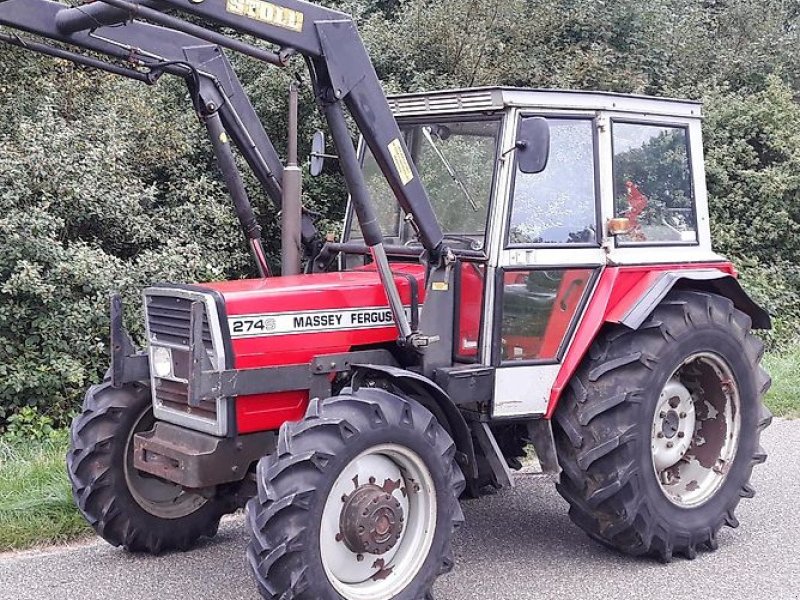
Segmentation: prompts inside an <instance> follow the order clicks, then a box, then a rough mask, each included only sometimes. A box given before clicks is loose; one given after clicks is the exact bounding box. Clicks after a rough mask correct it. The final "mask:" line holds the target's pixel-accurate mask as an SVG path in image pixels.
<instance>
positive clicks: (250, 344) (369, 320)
mask: <svg viewBox="0 0 800 600" xmlns="http://www.w3.org/2000/svg"><path fill="white" fill-rule="evenodd" d="M392 271H393V272H394V274H395V281H396V283H397V287H398V289H399V291H400V295H401V297H402V299H403V303H404V304H405V305H406V306H407V307H410V305H411V297H412V291H411V288H412V284H411V281H416V282H417V285H418V289H419V290H420V295H422V293H423V292H424V275H425V270H424V267H423V266H422V265H419V264H393V265H392ZM202 287H203V288H208V289H212V290H214V291H215V292H218V293H219V294H220V295H221V296H222V299H223V300H224V304H225V311H226V315H225V316H224V317H225V318H223V319H221V320H222V321H226V322H227V330H228V331H227V334H229V335H230V339H231V342H232V349H233V354H234V363H235V367H236V368H239V369H247V368H255V367H265V366H274V365H286V364H302V363H306V362H308V361H309V360H311V358H313V357H314V356H318V355H320V354H333V353H337V352H346V351H348V350H350V349H351V348H353V347H357V346H366V345H373V344H380V343H386V342H392V341H395V340H396V339H397V330H396V329H395V326H394V320H393V319H392V315H391V312H390V310H389V305H388V302H387V300H386V294H385V292H384V289H383V286H382V285H381V281H380V278H379V276H378V273H377V271H375V270H374V269H373V268H370V267H365V268H363V269H358V270H354V271H347V272H343V273H319V274H314V275H295V276H289V277H274V278H267V279H250V280H236V281H223V282H218V283H209V284H204V285H203V286H202ZM421 300H422V298H420V301H421ZM225 325H226V323H224V322H223V323H222V327H223V330H224V329H225Z"/></svg>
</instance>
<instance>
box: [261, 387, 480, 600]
mask: <svg viewBox="0 0 800 600" xmlns="http://www.w3.org/2000/svg"><path fill="white" fill-rule="evenodd" d="M385 443H392V444H397V445H402V446H403V447H406V448H408V449H410V450H412V451H413V452H414V453H416V454H417V455H418V456H419V457H420V458H422V460H423V462H424V463H425V466H426V468H427V469H428V470H429V472H430V475H431V477H432V480H433V482H434V488H435V497H436V503H437V517H436V524H435V534H434V538H433V542H432V545H431V549H430V551H429V553H428V555H427V558H426V559H425V561H424V563H423V564H422V566H421V568H420V569H419V571H417V573H416V576H415V577H414V578H413V580H412V581H411V582H410V583H409V584H408V585H406V586H405V587H404V588H403V590H402V591H401V592H400V593H398V594H395V595H394V596H393V598H395V599H398V600H401V599H403V600H419V599H421V598H431V597H432V596H431V591H430V590H431V587H432V585H433V583H434V581H435V580H436V578H437V577H438V576H439V575H441V574H443V573H446V572H448V571H450V570H451V569H452V567H453V555H452V550H451V548H450V541H451V536H452V532H453V530H454V529H455V528H456V527H457V526H458V525H460V523H461V522H462V521H463V514H462V512H461V507H460V505H459V503H458V497H459V496H460V495H461V493H462V492H463V490H464V486H465V484H464V477H463V475H462V473H461V469H460V468H459V466H458V464H457V463H456V461H455V445H454V443H453V441H452V440H451V438H450V436H449V435H447V433H446V431H445V430H444V429H443V427H442V426H441V425H440V424H439V422H438V421H437V420H436V418H435V417H434V416H433V415H432V414H431V413H430V412H429V411H428V410H427V409H425V408H424V407H422V406H421V405H420V404H419V403H418V402H416V401H414V400H411V399H407V398H403V397H401V396H398V395H396V394H393V393H391V392H388V391H385V390H382V389H371V388H361V389H359V390H358V391H357V392H355V393H354V392H352V391H351V390H350V389H349V388H348V389H345V390H343V391H342V393H341V395H339V396H336V397H333V398H329V399H327V400H324V401H318V400H313V401H312V402H311V404H310V405H309V408H308V412H307V414H306V416H305V418H304V419H303V420H302V421H300V422H297V423H285V424H284V425H283V426H282V427H281V430H280V435H279V439H278V448H277V451H276V453H275V454H272V455H269V456H267V457H265V458H263V459H261V461H260V462H259V464H258V469H257V484H258V495H257V496H256V497H255V498H253V499H252V500H251V501H250V503H249V504H248V508H247V527H248V530H249V532H250V535H251V541H250V545H249V547H248V550H247V557H248V562H249V564H250V567H251V570H252V572H253V574H254V576H255V580H256V583H257V586H258V589H259V592H260V593H261V595H262V596H263V597H264V598H267V599H268V600H271V599H274V598H280V599H281V600H290V599H298V600H299V599H308V600H333V599H335V600H340V599H341V598H343V597H344V596H342V595H340V594H339V593H338V592H337V591H336V590H335V589H334V587H333V585H332V584H331V582H330V581H329V579H328V576H327V575H326V572H325V569H324V567H323V564H322V551H321V547H320V546H321V542H320V528H321V520H322V515H323V510H324V506H325V503H326V500H327V498H328V495H329V493H331V491H332V489H333V486H334V484H335V482H336V481H337V478H338V477H339V475H340V473H341V472H342V470H343V469H345V468H346V467H347V465H348V464H350V462H351V461H352V460H353V459H354V458H355V457H357V456H359V455H360V453H362V452H364V451H368V450H369V449H370V448H374V447H376V446H378V445H381V444H385Z"/></svg>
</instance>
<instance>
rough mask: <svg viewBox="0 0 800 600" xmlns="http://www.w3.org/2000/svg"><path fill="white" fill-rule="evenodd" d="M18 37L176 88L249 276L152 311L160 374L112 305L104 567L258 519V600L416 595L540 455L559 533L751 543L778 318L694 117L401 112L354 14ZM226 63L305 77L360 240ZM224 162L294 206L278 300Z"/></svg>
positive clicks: (91, 409) (77, 439) (128, 9)
mask: <svg viewBox="0 0 800 600" xmlns="http://www.w3.org/2000/svg"><path fill="white" fill-rule="evenodd" d="M0 25H3V26H5V27H7V28H11V29H15V30H17V31H20V32H22V33H10V32H9V33H1V32H0V41H4V42H7V43H10V44H14V45H17V46H20V47H23V48H27V49H30V50H33V51H36V52H40V53H43V54H47V55H50V56H55V57H57V58H62V59H67V60H71V61H73V62H75V63H77V64H80V65H84V66H88V67H92V68H97V69H101V70H105V71H107V72H109V73H112V74H115V75H119V76H123V77H128V78H131V79H134V80H138V81H141V82H143V83H145V84H154V83H156V82H157V81H158V79H159V78H160V77H161V76H162V75H165V74H166V75H170V76H177V77H180V78H181V79H183V80H184V81H185V83H186V85H187V88H188V90H189V92H190V96H191V99H192V103H193V108H194V110H195V111H196V112H197V114H198V116H199V118H200V121H201V122H202V123H203V124H204V125H205V127H206V129H207V131H208V134H209V138H210V140H211V144H212V148H213V150H214V153H215V155H216V158H217V163H218V166H219V170H220V173H221V175H222V177H223V179H224V181H225V183H226V185H227V188H228V191H229V193H230V195H231V197H232V200H233V203H234V207H235V209H236V212H237V215H238V216H239V219H240V222H241V224H242V229H243V232H244V233H245V236H246V238H247V241H248V245H249V248H250V250H251V251H252V253H253V255H254V259H255V261H256V265H257V268H258V271H259V275H260V277H258V278H256V279H239V280H233V281H223V282H209V283H203V284H191V285H187V284H177V283H165V284H159V285H156V286H153V287H150V288H148V289H147V290H145V291H144V316H145V319H146V331H147V336H146V337H147V347H146V348H145V349H144V350H141V351H140V350H137V349H136V348H135V347H134V345H133V342H132V341H131V339H130V336H129V335H128V333H127V331H126V330H125V327H124V324H123V322H122V307H121V304H120V300H119V298H118V297H114V298H112V303H111V313H112V318H111V347H112V353H111V354H112V356H111V367H110V369H109V371H108V374H107V376H106V378H105V380H104V381H103V382H102V383H100V384H99V385H96V386H93V387H92V388H90V389H89V391H88V392H87V395H86V400H85V403H84V406H83V411H82V413H81V414H80V415H79V416H78V417H77V418H76V419H75V422H74V423H73V426H72V430H71V447H70V451H69V454H68V457H67V464H68V471H69V475H70V479H71V481H72V485H73V491H74V496H75V500H76V502H77V504H78V506H79V508H80V510H81V511H82V513H83V514H84V516H85V517H86V518H87V520H88V521H89V522H90V523H91V524H92V526H93V527H94V528H95V530H96V531H97V532H98V534H99V535H101V536H102V537H103V538H105V539H106V540H107V541H109V542H110V543H112V544H114V545H117V546H124V547H125V548H126V549H128V550H130V551H134V552H150V553H160V552H164V551H172V550H187V549H189V548H190V547H191V546H192V545H193V544H194V543H195V542H197V541H198V540H199V539H200V538H202V537H212V536H213V535H214V534H215V532H216V529H217V526H218V524H219V520H220V518H221V516H222V515H224V514H225V513H229V512H233V511H235V510H237V509H238V508H240V507H242V506H244V505H245V503H246V504H247V519H246V522H247V528H248V530H249V532H250V534H251V540H250V544H249V546H248V550H247V559H248V564H249V566H250V569H251V571H252V573H253V575H254V577H255V581H256V585H257V587H258V590H259V592H260V593H261V594H262V596H264V597H265V598H268V599H273V598H276V599H277V598H282V599H288V598H298V599H299V598H308V599H326V600H327V599H341V598H344V599H346V600H360V599H365V600H366V599H370V600H372V599H380V600H389V599H395V598H396V599H401V598H402V599H411V600H416V599H421V598H429V597H431V594H432V592H431V589H432V586H433V584H434V582H435V580H436V578H437V577H438V576H439V575H441V574H443V573H445V572H448V571H449V570H450V569H452V567H453V564H454V560H453V554H452V551H451V549H450V542H451V537H452V533H453V530H454V528H455V527H456V526H457V525H458V524H459V523H460V522H461V521H462V520H463V515H462V512H461V508H460V505H459V500H460V498H462V497H463V496H471V497H479V496H480V495H481V494H483V493H485V492H486V491H487V490H492V489H497V488H502V487H505V486H513V485H514V473H513V471H514V470H517V469H519V468H521V467H522V464H523V461H524V460H527V459H526V456H527V454H528V451H527V447H528V445H529V444H530V445H532V446H533V448H534V450H535V454H536V457H537V458H538V461H539V463H540V465H541V466H542V468H543V469H544V470H546V471H550V472H558V473H560V478H559V483H558V490H559V492H560V493H561V495H562V496H563V497H564V498H565V500H566V501H567V502H568V503H569V505H570V517H571V518H572V520H573V521H574V522H575V523H576V524H577V525H578V526H580V527H581V528H582V529H584V530H585V531H586V532H587V533H588V534H589V535H590V536H591V537H592V538H594V539H595V540H597V541H599V542H600V543H603V544H605V545H608V546H611V547H614V548H616V549H619V550H621V551H623V552H626V553H629V554H634V555H652V556H655V557H658V558H660V559H662V560H669V559H670V558H671V557H672V556H673V555H674V554H680V555H684V556H686V557H687V558H694V557H695V555H696V554H697V552H698V550H701V549H714V548H715V547H716V545H717V542H716V540H717V534H718V532H719V530H720V529H721V527H722V526H723V525H728V526H731V527H735V526H736V525H737V524H738V522H737V520H736V517H735V516H734V510H735V508H736V506H737V504H738V502H739V500H740V498H742V497H749V496H751V495H752V494H753V489H752V487H751V486H750V483H749V480H750V473H751V470H752V467H753V466H754V465H755V464H758V463H760V462H763V461H764V460H765V459H766V454H765V452H764V451H763V449H762V448H761V447H760V445H759V437H760V432H761V431H762V430H763V429H764V427H766V426H767V425H768V424H769V421H770V415H769V412H768V411H767V410H766V408H765V407H764V405H763V396H764V393H765V392H766V390H767V388H768V386H769V382H770V379H769V377H768V376H767V374H766V373H765V372H764V371H763V369H761V367H760V360H761V356H762V354H763V346H762V344H761V343H760V342H759V341H758V339H757V338H756V337H755V336H754V335H753V334H752V331H751V330H752V329H759V328H761V329H764V328H769V327H770V318H769V316H768V315H767V313H766V312H765V311H764V310H763V309H761V308H760V307H759V306H757V305H756V304H755V303H754V302H753V301H752V300H751V299H750V298H749V297H748V296H747V294H746V293H745V292H744V290H743V289H742V287H741V286H740V284H739V283H738V281H737V276H736V271H735V269H734V268H733V266H732V265H731V264H730V263H729V262H728V261H726V260H725V259H724V258H722V257H720V256H719V255H717V254H715V253H714V252H713V250H712V248H711V234H710V227H709V221H708V205H707V196H706V188H705V175H704V170H703V152H702V151H703V148H702V136H701V128H700V123H701V118H702V115H701V107H700V105H698V104H696V103H693V102H689V101H682V100H668V99H656V98H647V97H641V96H623V95H617V94H610V93H591V92H562V91H541V90H527V89H514V88H477V89H469V90H447V91H440V92H431V93H425V94H410V95H402V96H396V97H392V98H389V99H387V98H386V97H385V96H384V94H383V91H382V88H381V85H380V82H379V80H378V77H377V75H376V73H375V70H374V68H373V67H372V64H371V62H370V60H369V57H368V54H367V52H366V49H365V48H364V45H363V43H362V42H361V39H360V37H359V35H358V32H357V30H356V27H355V25H354V23H353V21H352V19H351V18H350V17H348V16H347V15H344V14H342V13H339V12H336V11H333V10H330V9H327V8H323V7H320V6H317V5H314V4H310V3H307V2H300V1H295V0H278V1H275V2H266V1H264V0H139V1H132V0H102V1H99V0H98V1H94V2H89V3H86V4H81V5H80V6H76V7H68V6H66V5H64V4H61V3H59V2H54V1H52V0H0ZM226 31H234V32H235V33H236V34H243V35H246V36H250V38H255V39H257V40H261V41H263V42H268V43H270V44H272V45H273V46H274V47H275V48H274V49H267V48H266V46H264V45H263V44H258V45H254V44H251V43H248V42H245V41H242V40H243V39H244V38H243V37H242V35H237V36H236V37H231V36H230V35H228V34H226V33H224V32H226ZM29 36H34V37H33V38H31V37H29ZM226 50H228V51H234V52H238V53H241V54H244V55H247V56H249V57H251V58H253V59H256V60H260V61H262V62H264V63H265V64H268V65H271V66H274V67H276V68H281V67H282V66H285V65H286V64H287V63H288V62H289V61H291V60H295V59H294V58H293V57H295V56H302V58H303V59H304V60H305V62H306V64H307V66H308V77H309V80H310V82H311V85H312V87H313V90H314V94H315V97H316V100H317V103H318V105H319V108H320V110H321V112H322V113H323V114H324V116H325V118H326V121H327V125H328V129H329V131H330V135H331V137H332V139H333V142H334V144H335V149H336V158H337V160H338V162H339V167H340V169H341V172H342V173H343V175H344V180H345V182H346V184H347V188H348V191H349V193H350V203H349V206H348V210H347V215H346V216H345V223H344V234H343V239H342V240H341V241H339V242H327V243H323V242H322V241H321V240H322V237H321V236H319V235H318V234H315V232H314V231H313V218H312V215H310V214H309V213H307V212H306V211H304V210H303V209H302V207H301V206H300V189H299V186H300V183H301V182H300V180H299V174H300V170H299V168H298V167H297V165H296V141H294V143H291V142H293V140H294V135H295V133H296V127H291V129H293V130H294V131H292V132H290V135H289V138H290V152H289V156H288V158H287V161H286V162H285V163H284V161H282V160H281V159H280V157H279V154H278V152H277V151H276V150H275V148H274V146H273V144H272V143H271V141H270V140H269V138H268V137H267V135H266V133H265V132H264V129H263V127H262V125H261V123H260V122H259V120H258V118H257V116H256V113H255V111H254V110H253V107H252V106H251V104H250V102H249V100H248V99H247V97H246V95H245V93H244V91H243V90H242V88H241V85H240V83H239V81H238V78H237V77H236V74H235V72H234V70H233V68H232V67H231V65H230V63H229V62H228V59H227V57H226V55H225V51H226ZM295 96H296V92H295ZM290 104H292V105H294V104H293V103H290ZM345 109H347V111H348V112H349V113H350V115H351V116H352V119H353V122H354V123H355V125H356V126H357V128H358V129H359V131H360V133H361V136H362V141H361V143H360V144H359V146H358V147H354V145H353V142H352V140H351V137H350V131H349V129H348V123H347V121H346V119H345ZM292 112H293V114H294V115H296V111H292ZM290 122H292V123H293V124H294V125H296V117H295V118H291V119H290ZM320 140H321V138H318V140H317V143H316V144H315V152H314V156H313V161H314V162H315V165H316V168H317V169H318V167H319V161H320V160H321V159H322V157H323V155H326V150H325V148H324V144H320ZM232 146H233V147H235V149H236V150H237V151H238V152H239V153H240V155H241V156H242V158H243V159H244V161H245V162H246V163H247V165H248V166H249V167H250V168H251V169H252V170H253V172H254V174H255V176H256V179H257V180H258V182H259V183H260V185H261V188H262V189H263V191H264V193H265V194H266V195H267V196H268V197H269V198H270V199H271V200H272V201H273V202H274V203H275V204H276V205H278V206H280V207H281V209H282V214H283V224H282V241H283V256H282V267H283V268H282V274H281V276H280V277H273V276H271V274H270V273H269V269H268V267H267V263H266V260H265V258H264V252H263V249H262V246H261V234H260V228H259V225H258V222H257V219H256V216H255V214H254V212H253V209H252V207H251V205H250V200H249V198H248V197H247V193H246V191H245V187H244V185H243V183H242V178H241V174H240V172H239V170H238V167H237V162H236V160H235V156H234V153H233V149H232ZM303 256H305V257H306V259H307V260H306V261H305V262H306V264H305V268H304V269H303V268H301V258H302V257H303ZM302 271H305V273H304V274H301V272H302Z"/></svg>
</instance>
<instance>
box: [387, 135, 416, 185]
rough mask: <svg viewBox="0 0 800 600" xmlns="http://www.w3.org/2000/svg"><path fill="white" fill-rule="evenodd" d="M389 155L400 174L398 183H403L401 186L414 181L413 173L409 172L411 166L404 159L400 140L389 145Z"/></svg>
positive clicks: (404, 154) (404, 155)
mask: <svg viewBox="0 0 800 600" xmlns="http://www.w3.org/2000/svg"><path fill="white" fill-rule="evenodd" d="M389 154H391V155H392V160H393V161H394V166H395V168H396V169H397V172H398V173H399V174H400V181H402V182H403V185H408V182H409V181H411V180H412V179H414V172H413V171H412V170H411V165H410V164H408V158H406V153H405V151H403V144H401V143H400V140H394V141H393V142H391V143H390V144H389Z"/></svg>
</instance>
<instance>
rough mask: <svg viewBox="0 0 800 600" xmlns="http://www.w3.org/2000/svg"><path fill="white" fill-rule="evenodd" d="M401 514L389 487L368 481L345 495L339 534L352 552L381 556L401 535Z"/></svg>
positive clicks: (401, 509) (401, 510) (397, 502)
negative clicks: (387, 488)
mask: <svg viewBox="0 0 800 600" xmlns="http://www.w3.org/2000/svg"><path fill="white" fill-rule="evenodd" d="M403 518H404V515H403V507H402V506H401V505H400V502H399V501H398V500H397V498H395V497H394V496H393V495H392V491H391V490H389V491H387V490H386V489H384V488H382V487H379V486H377V485H375V484H373V483H368V484H366V485H362V486H360V487H359V488H357V489H356V491H354V492H353V493H352V494H351V495H350V496H348V497H347V498H346V500H345V504H344V508H343V509H342V513H341V516H340V518H339V535H340V536H341V539H342V540H343V541H344V543H345V544H346V545H347V547H348V548H349V549H350V550H351V551H352V552H356V553H358V554H363V553H365V552H366V553H369V554H376V555H378V556H380V555H382V554H386V553H387V552H388V551H389V550H391V549H392V548H394V545H395V544H396V543H397V540H399V539H400V535H401V534H402V532H403Z"/></svg>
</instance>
